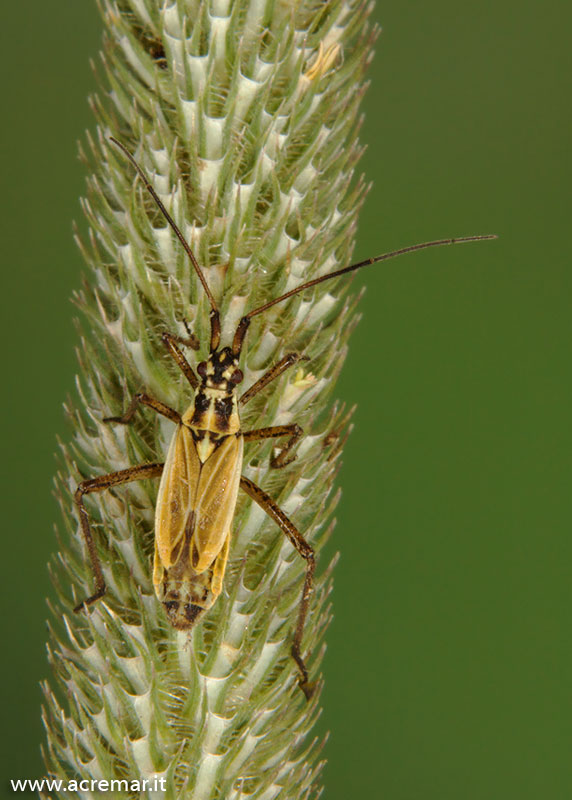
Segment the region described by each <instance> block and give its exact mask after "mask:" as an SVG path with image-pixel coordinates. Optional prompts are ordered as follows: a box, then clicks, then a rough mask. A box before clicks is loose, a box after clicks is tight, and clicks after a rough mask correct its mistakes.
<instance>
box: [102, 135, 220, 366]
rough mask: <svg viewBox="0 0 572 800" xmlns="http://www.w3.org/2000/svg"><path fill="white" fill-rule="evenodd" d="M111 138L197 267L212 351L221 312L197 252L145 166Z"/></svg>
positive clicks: (216, 342) (218, 334)
mask: <svg viewBox="0 0 572 800" xmlns="http://www.w3.org/2000/svg"><path fill="white" fill-rule="evenodd" d="M109 139H110V141H112V142H113V144H114V145H116V146H117V147H119V149H120V150H121V151H122V152H123V153H124V154H125V155H126V156H127V158H128V159H129V161H130V162H131V163H132V164H133V166H134V167H135V169H136V170H137V173H138V174H139V177H140V178H141V180H142V181H143V184H144V185H145V188H146V189H147V191H148V192H149V194H150V195H151V197H152V198H153V200H154V201H155V203H156V204H157V206H158V207H159V210H160V211H161V214H163V216H164V217H165V219H166V220H167V222H168V223H169V225H170V226H171V228H172V229H173V231H174V233H175V235H176V237H177V239H178V240H179V241H180V243H181V244H182V245H183V249H184V250H185V253H186V254H187V255H188V257H189V258H190V260H191V264H192V265H193V267H194V269H195V272H196V273H197V275H198V278H199V280H200V282H201V283H202V285H203V289H204V290H205V293H206V296H207V298H208V301H209V303H210V306H211V315H210V318H211V352H212V351H213V350H216V348H217V347H218V345H219V342H220V318H219V312H218V308H217V304H216V302H215V299H214V297H213V295H212V292H211V290H210V288H209V285H208V283H207V281H206V278H205V276H204V274H203V271H202V269H201V268H200V266H199V262H198V261H197V259H196V258H195V254H194V253H193V251H192V250H191V248H190V246H189V244H188V242H187V240H186V239H185V237H184V236H183V234H182V233H181V231H180V230H179V228H178V226H177V223H176V222H175V220H174V219H173V217H172V216H171V215H170V214H169V212H168V211H167V209H166V208H165V206H164V205H163V202H162V200H161V198H160V197H159V195H158V194H157V192H156V191H155V189H154V188H153V186H152V185H151V183H150V182H149V179H148V178H147V175H146V174H145V171H144V170H143V168H142V167H140V166H139V164H138V163H137V161H135V159H134V158H133V156H132V155H131V153H130V152H129V150H128V149H127V148H126V147H125V145H123V144H121V142H119V141H117V139H115V138H114V137H113V136H110V137H109Z"/></svg>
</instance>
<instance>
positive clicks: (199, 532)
mask: <svg viewBox="0 0 572 800" xmlns="http://www.w3.org/2000/svg"><path fill="white" fill-rule="evenodd" d="M243 449H244V440H243V437H242V436H240V435H235V436H228V437H226V438H225V439H224V441H223V442H222V444H221V445H220V446H219V447H218V448H217V449H216V450H215V451H214V452H213V454H212V455H211V456H210V457H209V458H208V459H207V460H206V461H205V463H204V464H203V465H202V469H201V473H200V477H199V483H198V487H197V501H196V508H195V526H194V532H193V537H192V539H191V564H192V566H193V569H195V570H196V571H197V572H201V571H202V570H204V569H207V568H208V567H210V565H211V564H212V563H213V561H214V560H215V558H217V556H218V555H219V553H221V550H223V548H224V546H225V542H227V539H228V537H229V535H230V530H231V526H232V520H233V517H234V509H235V507H236V497H237V495H238V487H239V485H240V475H241V472H242V454H243ZM222 561H223V562H224V563H222V564H221V567H222V573H223V574H224V566H225V565H226V556H225V557H224V558H223V559H222ZM221 577H222V576H221Z"/></svg>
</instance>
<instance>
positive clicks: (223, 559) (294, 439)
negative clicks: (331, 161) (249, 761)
mask: <svg viewBox="0 0 572 800" xmlns="http://www.w3.org/2000/svg"><path fill="white" fill-rule="evenodd" d="M111 141H112V142H113V143H114V144H115V145H116V146H117V147H118V148H120V150H121V151H122V152H123V153H124V155H125V156H126V157H127V158H128V159H129V161H130V162H131V164H132V165H133V167H134V168H135V170H136V171H137V173H138V175H139V176H140V178H141V179H142V181H143V183H144V185H145V188H146V189H147V191H148V192H149V193H150V195H151V196H152V198H153V200H154V201H155V203H156V204H157V206H158V207H159V209H160V211H161V213H162V214H163V216H164V217H165V219H166V220H167V222H168V224H169V225H170V227H171V228H172V230H173V232H174V233H175V235H176V236H177V238H178V239H179V241H180V242H181V245H182V246H183V248H184V250H185V252H186V254H187V255H188V257H189V259H190V261H191V264H192V266H193V269H194V271H195V273H196V275H197V278H198V279H199V281H200V282H201V284H202V287H203V289H204V291H205V293H206V296H207V298H208V301H209V304H210V347H209V356H208V358H207V359H206V361H201V362H200V363H199V364H198V366H197V367H196V373H195V370H194V369H193V368H192V367H191V365H190V364H189V362H188V361H187V359H186V357H185V355H184V353H183V350H182V349H181V347H180V346H179V345H180V344H188V345H190V346H192V347H194V348H195V349H196V348H197V347H198V343H197V342H196V340H194V337H192V335H190V337H189V339H188V340H183V339H181V338H180V337H178V336H174V335H173V334H170V333H167V332H165V333H163V335H162V341H163V344H164V346H165V348H166V350H167V353H168V354H169V355H170V356H171V358H172V359H173V360H174V361H175V363H176V364H177V366H178V367H179V369H180V370H181V371H182V373H183V375H184V376H185V378H186V379H187V381H188V382H189V384H190V386H191V388H192V389H193V391H194V400H193V402H192V403H191V405H190V406H189V408H188V409H187V410H186V411H185V412H184V413H183V414H180V413H179V412H178V411H176V410H175V409H173V408H170V407H169V406H167V405H165V404H164V403H162V402H160V401H159V400H155V399H154V398H152V397H150V396H149V395H147V394H144V393H140V394H136V395H135V396H134V397H133V399H132V401H131V403H130V405H129V407H128V408H127V411H126V412H125V413H124V414H123V415H122V416H120V417H108V418H106V420H105V421H106V422H115V423H120V424H124V425H127V424H128V423H130V422H131V420H132V419H133V416H134V414H135V413H136V411H137V409H138V408H139V406H147V407H148V408H151V409H152V410H153V411H155V412H156V413H157V414H161V415H162V416H164V417H166V418H167V419H169V420H171V421H172V422H173V423H174V424H175V425H176V429H175V432H174V434H173V438H172V441H171V444H170V447H169V451H168V453H167V457H166V460H165V462H164V463H160V462H157V463H152V464H141V465H138V466H133V467H129V468H128V469H123V470H119V471H118V472H111V473H109V474H107V475H100V476H98V477H95V478H90V479H88V480H84V481H82V482H81V483H80V484H79V486H78V488H77V490H76V492H75V502H76V504H77V507H78V511H79V517H80V524H81V530H82V533H83V537H84V539H85V543H86V546H87V550H88V553H89V558H90V562H91V566H92V569H93V574H94V579H95V586H94V591H93V594H91V595H90V596H89V597H87V598H86V599H85V600H83V601H82V602H81V603H79V604H78V605H77V606H76V608H75V609H74V610H75V611H76V612H79V611H81V610H82V609H83V608H84V607H86V606H89V605H91V604H92V603H95V601H96V600H99V599H100V598H101V597H102V596H103V595H104V594H105V590H106V584H105V579H104V577H103V572H102V568H101V563H100V560H99V556H98V554H97V550H96V547H95V543H94V539H93V535H92V532H91V528H90V524H89V517H88V514H87V511H86V508H85V505H84V497H85V495H88V494H91V493H93V492H101V491H104V490H105V489H109V488H111V487H113V486H119V485H121V484H125V483H129V482H131V481H137V480H143V479H147V478H160V484H159V491H158V497H157V506H156V512H155V557H154V565H153V583H154V587H155V593H156V595H157V598H158V599H159V601H160V602H161V603H162V604H163V607H164V609H165V612H166V614H167V617H168V619H169V622H170V623H171V625H172V626H173V627H174V628H176V629H178V630H188V629H190V628H191V627H192V626H193V625H194V623H195V622H196V621H197V620H198V619H199V617H200V616H201V615H202V614H204V613H205V612H206V611H207V610H208V609H209V608H211V607H212V605H213V603H214V602H215V601H216V599H217V597H218V596H219V594H220V593H221V591H222V586H223V579H224V574H225V569H226V565H227V560H228V554H229V549H230V544H231V535H232V522H233V517H234V511H235V507H236V502H237V495H238V492H239V490H242V491H244V492H246V494H247V495H248V496H249V497H250V498H251V499H252V500H254V502H255V503H258V505H259V506H260V507H261V508H262V509H263V510H264V511H265V512H266V513H267V514H268V516H269V517H270V518H271V519H272V520H273V521H274V522H276V524H277V525H278V527H279V528H280V529H281V531H282V532H283V533H284V534H285V535H286V537H287V538H288V539H289V541H290V542H291V544H292V545H293V547H294V548H295V549H296V550H297V552H298V553H299V554H300V556H301V557H302V558H303V559H304V561H305V563H306V574H305V579H304V585H303V588H302V595H301V599H300V605H299V611H298V619H297V623H296V627H295V631H294V637H293V641H292V646H291V653H292V657H293V659H294V661H295V662H296V664H297V667H298V670H299V684H300V687H301V688H302V690H303V692H304V694H305V695H306V697H307V698H308V699H309V698H310V697H311V695H312V691H313V688H314V685H313V684H312V683H311V682H310V679H309V675H308V668H307V666H306V662H305V660H304V658H303V655H302V637H303V633H304V626H305V622H306V617H307V614H308V608H309V604H310V598H311V595H312V591H313V585H314V571H315V553H314V549H313V548H312V546H311V545H310V544H309V543H308V542H307V541H306V539H305V538H304V536H303V535H302V534H301V533H300V531H298V529H297V528H296V527H295V526H294V524H293V523H292V522H291V521H290V520H289V519H288V517H287V516H286V515H285V514H284V512H283V511H282V510H281V509H280V508H279V507H278V506H277V505H276V503H275V502H274V501H273V500H272V498H271V497H270V496H269V495H268V494H266V492H265V491H264V490H263V489H261V488H260V487H259V486H257V485H256V484H254V483H253V482H252V481H251V480H250V479H249V478H247V477H245V476H243V475H242V474H241V472H242V460H243V448H244V444H245V443H247V442H256V441H262V440H264V439H280V438H283V437H284V438H286V444H285V446H284V448H283V449H282V450H281V452H280V454H279V455H277V456H273V457H272V459H271V466H272V467H275V468H282V467H286V466H287V465H288V464H290V463H291V462H292V461H293V460H294V459H295V457H296V455H295V452H294V448H295V446H296V444H297V443H298V442H299V440H300V438H301V437H302V435H303V431H302V428H301V427H300V426H299V425H297V424H290V425H276V426H272V427H268V428H258V429H256V430H249V431H243V430H242V428H241V424H240V414H239V409H240V408H241V407H242V406H244V405H246V403H248V402H249V401H250V400H251V399H252V398H253V397H254V396H255V395H257V394H258V393H259V392H261V391H263V390H265V389H266V388H267V387H268V386H269V385H270V384H271V383H272V382H273V381H275V380H276V379H277V378H278V377H279V376H280V375H282V374H283V373H284V372H285V371H286V370H288V369H289V368H290V367H292V366H293V365H294V364H296V363H298V362H299V361H301V360H307V358H306V357H305V356H303V355H300V354H299V353H295V352H290V353H286V355H285V356H284V357H283V358H282V359H280V361H278V362H277V363H276V364H274V366H272V367H271V368H270V369H269V370H268V371H267V372H266V373H264V374H263V375H262V377H261V378H259V379H258V380H257V381H256V382H255V383H254V384H253V385H252V386H251V387H250V388H249V389H247V390H246V391H245V392H244V393H243V394H241V395H239V394H238V386H239V384H240V383H241V382H242V380H243V373H242V371H241V369H240V366H239V362H240V356H241V352H242V348H243V345H244V341H245V337H246V335H247V332H248V328H249V326H250V323H251V320H252V318H253V317H255V316H257V315H258V314H263V313H264V312H265V311H267V310H268V309H269V308H271V307H272V306H274V305H276V304H277V303H282V302H284V301H285V300H287V299H288V298H290V297H293V296H294V295H297V294H299V293H300V292H303V291H305V290H306V289H309V288H310V287H312V286H317V285H318V284H320V283H322V282H323V281H327V280H331V279H332V278H336V277H338V276H340V275H344V274H346V273H349V272H354V271H356V270H359V269H361V268H362V267H365V266H367V265H369V264H375V263H378V262H380V261H385V260H387V259H390V258H395V257H396V256H399V255H403V254H405V253H411V252H413V251H415V250H423V249H426V248H428V247H438V246H441V245H448V244H457V243H462V242H471V241H478V240H482V239H493V238H496V237H495V236H490V235H487V236H468V237H463V238H458V239H439V240H436V241H432V242H424V243H423V244H416V245H413V246H410V247H404V248H402V249H400V250H395V251H393V252H390V253H385V254H383V255H380V256H377V257H375V258H368V259H366V260H365V261H360V262H359V263H357V264H352V265H351V266H348V267H344V268H342V269H338V270H335V271H334V272H330V273H328V274H326V275H322V276H320V277H317V278H314V279H312V280H310V281H307V282H306V283H304V284H302V285H301V286H298V287H296V288H294V289H292V290H291V291H289V292H286V293H285V294H283V295H281V296H280V297H276V298H274V299H272V300H269V301H268V302H266V303H264V304H263V305H261V306H259V307H258V308H255V309H253V310H252V311H249V312H248V313H247V314H246V315H245V316H243V317H242V319H241V320H240V322H239V324H238V326H237V328H236V332H235V334H234V337H233V340H232V342H231V343H230V345H227V346H224V347H221V322H220V314H219V311H218V307H217V304H216V301H215V298H214V297H213V294H212V292H211V290H210V288H209V285H208V283H207V281H206V278H205V276H204V273H203V271H202V269H201V267H200V266H199V264H198V262H197V260H196V258H195V256H194V254H193V252H192V250H191V248H190V245H189V244H188V243H187V241H186V240H185V238H184V237H183V235H182V233H181V231H180V230H179V228H178V227H177V225H176V224H175V222H174V220H173V219H172V217H171V216H170V214H169V212H168V211H167V209H166V208H165V206H164V205H163V203H162V201H161V200H160V198H159V196H158V195H157V193H156V191H155V189H154V188H153V186H152V185H151V183H150V182H149V180H148V178H147V176H146V174H145V172H144V171H143V169H142V168H141V167H140V166H139V164H138V163H137V162H136V161H135V159H134V157H133V156H132V155H131V153H130V152H129V151H128V150H127V148H126V147H125V146H124V145H123V144H121V142H119V141H117V140H116V139H114V138H112V139H111Z"/></svg>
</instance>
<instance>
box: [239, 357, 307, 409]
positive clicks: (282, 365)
mask: <svg viewBox="0 0 572 800" xmlns="http://www.w3.org/2000/svg"><path fill="white" fill-rule="evenodd" d="M309 360H310V359H309V358H308V356H302V355H300V353H286V355H285V356H284V358H281V359H280V361H278V363H277V364H274V365H273V366H272V367H270V369H269V370H267V371H266V372H265V373H264V375H263V376H262V377H261V378H259V379H258V380H257V381H256V383H253V384H252V386H251V387H250V389H247V390H246V392H245V393H244V394H243V395H242V396H241V398H240V400H239V403H240V404H241V405H242V406H243V405H244V404H245V403H248V401H249V400H252V398H253V397H254V396H255V395H257V394H258V392H260V391H262V389H265V388H266V387H267V386H268V384H269V383H271V382H272V381H275V380H276V378H279V377H280V375H282V373H283V372H286V370H287V369H289V368H290V367H293V366H294V364H297V363H298V362H299V361H309Z"/></svg>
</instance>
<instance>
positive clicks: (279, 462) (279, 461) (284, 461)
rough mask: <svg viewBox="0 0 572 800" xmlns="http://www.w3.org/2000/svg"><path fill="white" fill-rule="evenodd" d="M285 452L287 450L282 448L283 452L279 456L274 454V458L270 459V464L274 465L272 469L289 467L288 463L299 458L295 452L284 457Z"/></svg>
mask: <svg viewBox="0 0 572 800" xmlns="http://www.w3.org/2000/svg"><path fill="white" fill-rule="evenodd" d="M284 452H285V451H284V450H282V452H281V453H278V455H277V456H272V458H271V459H270V466H271V467H272V469H282V467H287V466H288V464H291V463H292V462H293V461H296V459H297V458H298V456H297V454H296V453H294V455H291V456H288V457H287V458H282V456H283V455H284Z"/></svg>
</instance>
